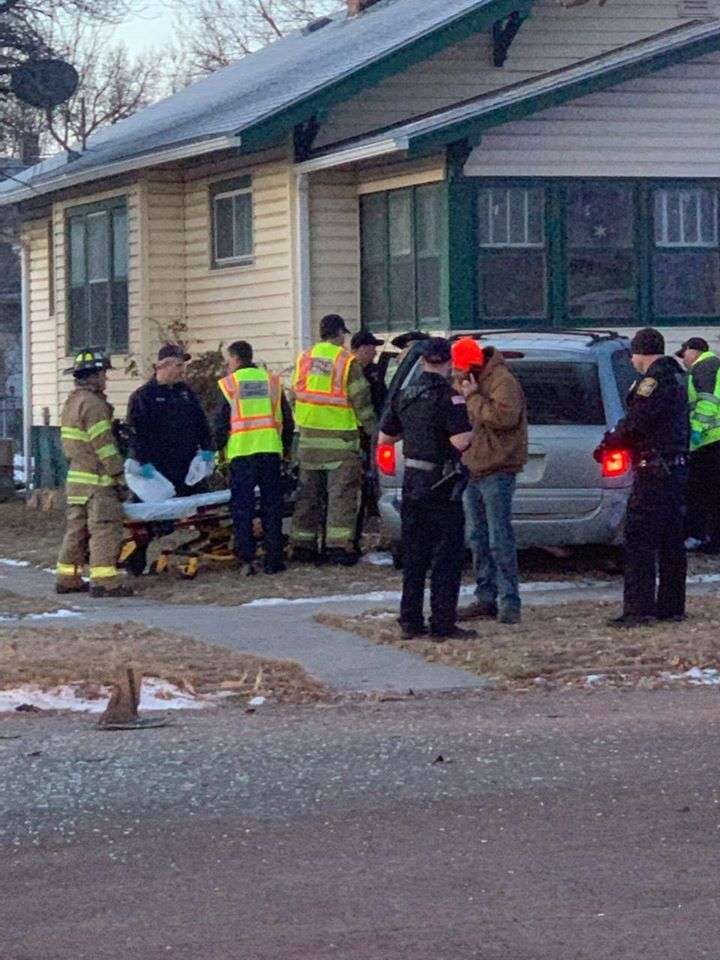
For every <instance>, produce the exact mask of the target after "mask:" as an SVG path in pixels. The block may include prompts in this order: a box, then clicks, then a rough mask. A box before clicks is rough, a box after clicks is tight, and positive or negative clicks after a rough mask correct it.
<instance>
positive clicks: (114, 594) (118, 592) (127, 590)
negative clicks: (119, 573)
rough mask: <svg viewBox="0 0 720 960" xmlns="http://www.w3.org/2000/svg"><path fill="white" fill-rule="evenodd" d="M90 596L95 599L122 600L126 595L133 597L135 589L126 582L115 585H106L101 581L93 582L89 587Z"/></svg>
mask: <svg viewBox="0 0 720 960" xmlns="http://www.w3.org/2000/svg"><path fill="white" fill-rule="evenodd" d="M90 596H91V597H94V598H95V599H96V600H124V599H125V598H126V597H134V596H135V591H134V590H133V588H132V587H129V586H128V585H127V584H126V583H121V584H119V585H118V586H117V587H106V586H103V584H101V583H94V584H92V586H91V587H90Z"/></svg>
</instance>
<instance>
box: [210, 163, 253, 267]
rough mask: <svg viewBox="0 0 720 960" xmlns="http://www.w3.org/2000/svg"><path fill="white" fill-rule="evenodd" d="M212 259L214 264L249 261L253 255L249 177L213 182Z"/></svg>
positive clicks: (221, 265) (227, 264)
mask: <svg viewBox="0 0 720 960" xmlns="http://www.w3.org/2000/svg"><path fill="white" fill-rule="evenodd" d="M210 198H211V204H212V251H213V252H212V259H213V266H215V267H232V266H238V265H239V264H247V263H251V262H252V259H253V201H252V181H251V179H250V177H240V178H239V179H237V180H228V181H224V182H222V183H216V184H213V186H212V188H211V191H210Z"/></svg>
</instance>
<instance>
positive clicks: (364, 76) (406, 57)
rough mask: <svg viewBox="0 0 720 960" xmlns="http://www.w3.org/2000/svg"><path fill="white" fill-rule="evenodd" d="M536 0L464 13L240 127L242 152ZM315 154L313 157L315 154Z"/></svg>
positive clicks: (267, 143) (499, 2)
mask: <svg viewBox="0 0 720 960" xmlns="http://www.w3.org/2000/svg"><path fill="white" fill-rule="evenodd" d="M535 2H536V0H494V2H490V3H487V4H486V5H484V6H482V7H480V8H479V9H475V10H472V11H470V12H467V13H463V14H460V15H458V17H457V18H456V19H455V20H452V21H451V22H450V23H447V24H445V26H443V27H440V28H439V29H437V30H434V31H432V32H431V33H429V34H425V35H423V36H421V37H417V38H416V39H415V40H412V41H410V42H409V43H406V44H403V45H402V46H400V47H399V48H397V49H396V50H392V51H390V52H389V53H387V54H385V55H384V56H382V57H380V58H378V59H377V60H375V61H374V62H372V63H369V64H368V65H367V66H365V67H363V68H361V69H360V70H356V71H355V72H354V73H352V74H350V75H349V76H346V77H341V78H338V79H337V80H335V81H333V82H331V83H329V84H328V85H326V86H325V87H323V88H320V89H318V90H315V91H313V93H311V94H309V95H308V96H306V97H304V98H302V99H301V100H299V101H298V102H297V103H295V104H293V105H292V106H290V107H287V108H286V109H285V110H282V111H280V112H278V113H275V114H273V115H271V116H267V117H264V118H262V119H261V120H258V121H257V122H256V123H254V124H252V125H251V126H248V127H246V128H245V129H243V130H241V131H238V133H239V135H240V140H241V150H242V152H243V153H253V152H255V151H257V150H264V149H267V148H268V147H272V146H277V145H278V144H280V143H283V142H284V138H285V137H286V136H287V134H288V132H289V131H292V130H294V129H295V127H296V126H298V125H299V124H304V123H307V122H308V121H309V120H310V119H311V118H312V117H313V116H316V115H318V114H319V113H320V114H323V113H326V112H327V111H328V110H330V109H332V108H333V107H335V106H337V105H338V104H340V103H343V102H345V101H346V100H350V99H352V97H354V96H357V94H359V93H362V92H363V91H364V90H367V89H369V88H371V87H374V86H377V84H379V83H382V81H383V80H387V79H389V78H390V77H394V76H396V75H397V74H399V73H403V72H404V71H406V70H408V69H409V68H410V67H412V66H415V64H417V63H421V62H422V61H424V60H428V59H430V58H431V57H434V56H436V55H437V54H439V53H442V52H443V50H446V49H447V48H448V47H451V46H454V45H455V44H458V43H461V42H462V41H463V40H467V39H468V38H469V37H471V36H473V35H474V34H476V33H483V32H487V31H490V30H492V27H493V24H494V23H496V22H497V21H498V20H501V19H505V18H507V17H509V16H510V15H511V14H512V13H515V12H517V13H518V14H520V15H521V16H523V17H527V16H529V15H530V12H531V9H532V6H533V3H535ZM453 139H455V140H457V139H460V138H459V137H454V138H453ZM310 155H311V156H312V152H311V153H310Z"/></svg>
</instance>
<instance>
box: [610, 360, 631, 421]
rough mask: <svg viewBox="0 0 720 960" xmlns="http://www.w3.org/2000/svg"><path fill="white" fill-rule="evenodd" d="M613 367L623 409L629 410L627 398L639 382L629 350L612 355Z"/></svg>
mask: <svg viewBox="0 0 720 960" xmlns="http://www.w3.org/2000/svg"><path fill="white" fill-rule="evenodd" d="M612 365H613V370H614V372H615V379H616V381H617V385H618V390H619V391H620V399H621V400H622V402H623V407H624V408H625V409H626V410H627V398H628V394H629V393H630V387H631V386H632V385H633V384H634V383H635V381H636V380H637V373H636V372H635V368H634V367H633V365H632V360H631V358H630V351H629V350H616V351H615V353H613V355H612Z"/></svg>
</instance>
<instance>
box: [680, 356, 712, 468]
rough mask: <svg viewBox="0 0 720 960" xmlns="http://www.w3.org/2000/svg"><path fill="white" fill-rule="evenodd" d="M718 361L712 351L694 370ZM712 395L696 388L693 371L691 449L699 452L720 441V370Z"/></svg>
mask: <svg viewBox="0 0 720 960" xmlns="http://www.w3.org/2000/svg"><path fill="white" fill-rule="evenodd" d="M708 360H717V357H716V355H715V354H714V353H712V352H711V351H707V352H706V353H702V354H700V356H699V357H698V358H697V360H696V361H695V363H694V364H693V369H694V368H695V367H696V366H697V365H698V364H700V363H703V362H706V361H708ZM713 387H714V389H713V392H712V393H699V392H698V390H697V389H696V387H695V382H694V380H693V376H692V371H691V372H690V376H689V378H688V398H689V400H690V449H691V450H699V449H700V447H705V446H707V445H708V444H709V443H718V442H719V441H720V368H718V372H717V374H716V377H715V383H714V384H713Z"/></svg>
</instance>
